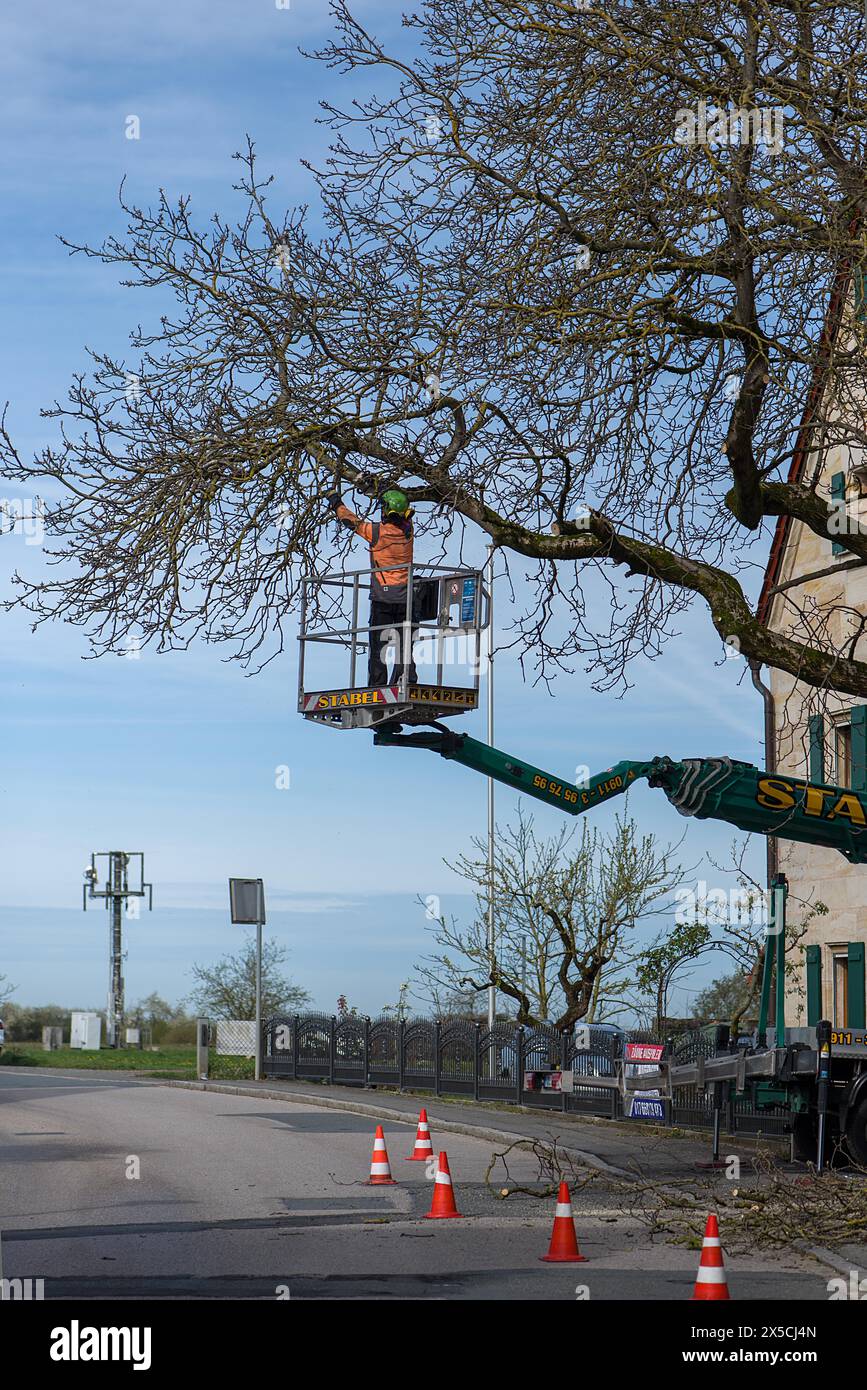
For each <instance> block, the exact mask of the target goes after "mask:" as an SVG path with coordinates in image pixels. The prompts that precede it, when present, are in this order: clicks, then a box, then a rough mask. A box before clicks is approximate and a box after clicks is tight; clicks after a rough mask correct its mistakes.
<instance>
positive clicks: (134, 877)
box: [81, 849, 154, 1047]
mask: <svg viewBox="0 0 867 1390" xmlns="http://www.w3.org/2000/svg"><path fill="white" fill-rule="evenodd" d="M145 896H147V899H148V911H149V912H152V911H153V905H154V890H153V884H152V883H145V881H144V854H142V853H141V851H139V850H135V851H131V852H127V851H126V850H122V849H112V850H103V851H98V852H97V853H95V854H92V855H91V856H90V863H89V864H88V866H87V868H86V869H85V870H84V884H83V886H82V893H81V897H82V907H83V909H84V911H85V912H86V911H87V902H88V899H89V898H91V899H92V898H103V899H104V901H105V906H106V910H107V911H108V912H109V913H110V914H111V925H110V929H109V968H108V1011H107V1019H106V1022H107V1030H106V1031H107V1033H108V1045H109V1047H122V1046H123V1015H124V1005H123V909H124V905H126V906H127V907H128V905H129V904H128V900H129V899H130V898H133V899H138V898H143V897H145ZM136 907H138V903H137V902H136ZM136 915H138V914H137V913H136Z"/></svg>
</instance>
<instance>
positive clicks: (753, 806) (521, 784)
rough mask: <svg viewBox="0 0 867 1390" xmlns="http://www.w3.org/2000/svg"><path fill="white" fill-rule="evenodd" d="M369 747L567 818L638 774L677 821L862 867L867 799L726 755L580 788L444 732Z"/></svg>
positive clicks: (625, 765) (626, 767)
mask: <svg viewBox="0 0 867 1390" xmlns="http://www.w3.org/2000/svg"><path fill="white" fill-rule="evenodd" d="M374 743H377V744H382V745H391V746H394V747H406V748H427V749H430V750H431V752H434V753H439V754H440V756H441V757H443V758H448V759H449V760H450V761H451V762H457V763H462V764H463V766H464V767H468V768H471V769H472V771H474V772H481V773H482V774H483V775H484V776H485V777H493V778H494V779H495V780H496V781H497V782H503V783H504V784H505V785H506V786H508V787H514V788H515V789H516V790H517V791H522V792H526V794H527V795H528V796H534V797H536V798H537V800H539V801H545V802H547V803H548V804H549V805H551V806H559V807H560V809H561V810H562V811H566V812H567V813H568V814H569V815H573V816H578V815H581V814H582V813H583V812H584V811H590V810H592V809H593V808H594V807H595V806H598V805H600V804H601V802H603V801H609V800H610V799H611V797H613V796H621V795H622V794H623V793H624V792H626V791H628V790H629V788H630V787H631V786H632V784H633V783H634V782H636V781H638V780H639V779H641V778H642V777H644V778H646V779H647V781H648V782H649V784H650V786H652V787H661V788H662V790H663V791H664V792H665V795H666V796H667V797H668V799H669V801H670V802H671V804H672V806H674V807H675V809H676V810H677V811H679V812H680V814H681V815H682V816H696V817H697V818H698V819H699V820H724V821H728V823H729V824H730V825H734V826H736V827H737V828H738V829H739V830H746V831H750V832H753V833H757V834H760V835H779V836H780V837H781V838H783V839H786V840H800V841H802V842H803V843H805V844H810V845H824V846H826V847H827V848H829V849H836V850H838V851H839V853H840V854H842V855H844V856H845V857H846V858H847V859H848V860H849V861H850V862H851V863H853V864H864V863H867V798H865V797H863V796H862V795H859V793H857V792H854V791H852V790H851V789H850V788H848V787H836V786H833V785H831V784H830V783H811V782H804V781H802V780H800V779H799V778H796V777H788V776H786V775H785V774H778V773H769V772H762V771H760V769H759V768H757V767H753V765H752V763H742V762H736V761H734V760H733V759H731V758H684V759H682V760H681V761H680V762H672V760H671V759H670V758H652V759H651V761H650V762H646V763H639V762H628V761H627V762H620V763H617V764H616V765H615V766H614V767H610V768H607V769H606V770H605V771H604V772H601V773H599V774H598V775H597V776H595V777H589V778H588V779H587V781H586V784H582V785H580V786H579V785H577V784H576V783H573V782H566V781H564V780H562V779H561V778H558V777H556V776H552V775H551V774H550V773H548V772H544V771H543V770H542V769H541V768H538V767H533V766H532V765H531V764H530V763H525V762H521V761H519V760H518V759H517V758H513V757H510V756H509V755H508V754H506V753H502V752H501V751H500V750H499V749H498V748H491V747H490V745H489V744H487V743H480V742H479V740H478V739H474V738H470V736H469V734H457V733H453V732H452V730H451V729H440V728H437V729H436V730H435V731H433V732H427V731H425V732H423V733H415V734H402V733H394V732H392V731H391V730H390V729H389V727H388V725H383V726H382V727H381V728H380V729H378V730H377V731H376V733H375V734H374Z"/></svg>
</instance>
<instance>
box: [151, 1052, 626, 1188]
mask: <svg viewBox="0 0 867 1390" xmlns="http://www.w3.org/2000/svg"><path fill="white" fill-rule="evenodd" d="M152 1084H153V1085H155V1086H174V1087H179V1088H180V1089H181V1090H186V1091H216V1092H218V1093H220V1094H222V1095H230V1096H246V1097H247V1098H248V1099H253V1100H256V1099H258V1098H259V1097H260V1096H261V1097H262V1099H263V1100H282V1101H283V1102H285V1103H287V1104H291V1103H292V1102H293V1101H294V1102H295V1103H296V1104H300V1105H305V1104H306V1105H318V1106H320V1107H321V1109H323V1110H344V1111H348V1112H349V1114H351V1115H364V1116H366V1117H367V1118H369V1119H371V1120H379V1121H383V1120H385V1121H388V1120H395V1121H397V1123H398V1124H406V1125H411V1126H413V1127H415V1126H416V1125H417V1123H418V1113H417V1111H414V1110H395V1109H393V1108H392V1107H391V1106H387V1105H369V1104H367V1103H366V1102H364V1101H349V1100H335V1099H334V1098H333V1097H332V1096H319V1095H310V1096H308V1095H307V1094H306V1092H305V1093H304V1094H303V1095H302V1094H299V1092H298V1091H292V1092H291V1093H289V1094H288V1095H287V1093H286V1092H285V1091H274V1090H271V1089H270V1088H269V1089H268V1090H262V1091H259V1090H257V1091H250V1090H248V1089H247V1088H246V1087H243V1086H233V1085H232V1084H231V1082H224V1081H166V1080H158V1079H156V1078H153V1079H152ZM552 1118H553V1117H552ZM435 1127H436V1128H437V1129H438V1130H442V1131H443V1132H444V1133H446V1134H465V1135H467V1137H468V1138H470V1139H487V1140H489V1141H491V1142H493V1143H495V1144H500V1143H503V1142H505V1143H507V1144H514V1143H521V1144H532V1143H533V1140H534V1138H535V1137H541V1136H534V1135H532V1134H515V1133H514V1132H513V1131H511V1130H506V1129H494V1128H493V1127H491V1126H489V1125H484V1126H482V1125H471V1124H467V1123H465V1122H464V1121H462V1120H451V1119H443V1118H442V1116H437V1119H436V1125H435ZM559 1147H560V1149H561V1150H562V1152H563V1153H566V1154H568V1155H569V1157H570V1158H574V1159H575V1160H576V1161H577V1162H579V1163H583V1164H584V1165H585V1167H587V1168H595V1169H597V1171H598V1172H600V1173H609V1174H610V1175H611V1176H612V1177H617V1178H628V1179H629V1180H630V1181H634V1180H635V1174H634V1173H629V1172H627V1171H626V1169H625V1168H617V1167H615V1165H614V1164H613V1163H608V1162H607V1160H606V1159H604V1158H601V1157H600V1156H599V1154H594V1153H589V1152H588V1151H587V1150H586V1149H576V1148H574V1147H573V1146H572V1145H570V1144H561V1145H560V1146H559Z"/></svg>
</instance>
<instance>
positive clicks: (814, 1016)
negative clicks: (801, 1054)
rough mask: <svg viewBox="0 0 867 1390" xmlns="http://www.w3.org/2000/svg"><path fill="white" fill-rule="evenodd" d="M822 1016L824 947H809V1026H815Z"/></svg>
mask: <svg viewBox="0 0 867 1390" xmlns="http://www.w3.org/2000/svg"><path fill="white" fill-rule="evenodd" d="M821 1017H822V948H821V946H808V947H807V1027H808V1028H815V1026H816V1024H817V1023H818V1022H819V1019H820V1018H821Z"/></svg>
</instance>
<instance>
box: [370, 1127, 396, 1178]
mask: <svg viewBox="0 0 867 1390" xmlns="http://www.w3.org/2000/svg"><path fill="white" fill-rule="evenodd" d="M379 1183H391V1184H392V1185H394V1178H393V1177H392V1176H391V1166H390V1164H389V1162H388V1150H387V1149H386V1147H385V1135H384V1134H383V1132H382V1125H377V1126H376V1134H375V1136H374V1140H373V1157H372V1158H371V1160H370V1177H369V1178H368V1180H367V1186H368V1187H376V1186H377V1185H378V1184H379Z"/></svg>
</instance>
